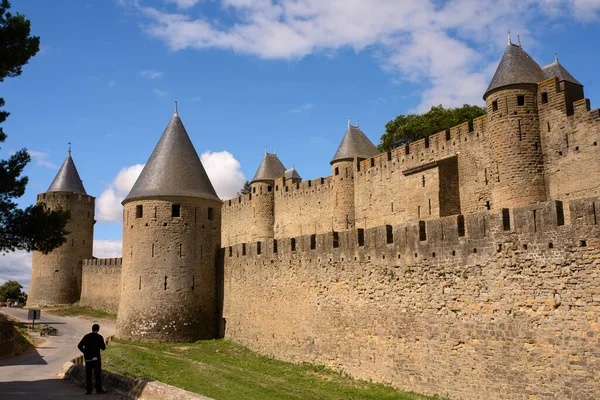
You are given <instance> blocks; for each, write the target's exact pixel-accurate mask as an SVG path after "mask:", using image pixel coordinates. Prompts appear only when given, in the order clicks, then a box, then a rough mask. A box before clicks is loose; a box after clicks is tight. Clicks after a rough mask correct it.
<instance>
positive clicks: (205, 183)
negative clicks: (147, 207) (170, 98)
mask: <svg viewBox="0 0 600 400" xmlns="http://www.w3.org/2000/svg"><path fill="white" fill-rule="evenodd" d="M155 196H186V197H203V198H207V199H214V200H219V197H218V196H217V193H216V192H215V189H214V188H213V185H212V183H211V182H210V179H209V178H208V175H207V174H206V171H205V170H204V167H203V166H202V162H201V161H200V158H198V153H196V149H194V145H193V144H192V141H191V140H190V137H189V136H188V134H187V132H186V131H185V128H184V126H183V123H182V122H181V119H180V118H179V115H177V112H175V114H174V115H173V118H171V121H170V122H169V125H167V128H166V129H165V131H164V132H163V134H162V136H161V137H160V140H159V141H158V144H157V145H156V147H155V148H154V151H153V152H152V154H151V155H150V158H149V159H148V161H147V162H146V165H145V166H144V169H143V170H142V173H141V174H140V176H139V177H138V179H137V181H136V182H135V184H134V185H133V188H132V189H131V191H130V192H129V194H128V195H127V197H126V198H125V199H124V200H123V203H125V202H127V201H129V200H132V199H135V198H139V197H155Z"/></svg>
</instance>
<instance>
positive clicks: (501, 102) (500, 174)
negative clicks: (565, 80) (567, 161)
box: [483, 42, 546, 209]
mask: <svg viewBox="0 0 600 400" xmlns="http://www.w3.org/2000/svg"><path fill="white" fill-rule="evenodd" d="M542 80H544V73H543V72H542V69H541V68H540V66H539V65H538V64H537V63H536V62H535V61H534V60H533V59H532V58H531V57H529V55H528V54H527V53H526V52H525V51H523V49H522V48H521V47H520V46H517V45H514V44H511V43H510V42H509V44H508V47H507V49H506V51H505V52H504V55H503V57H502V60H501V61H500V64H499V66H498V69H497V70H496V73H495V75H494V78H493V79H492V82H491V83H490V86H489V87H488V90H487V91H486V93H485V94H484V96H483V98H484V100H485V102H486V107H487V120H488V129H489V133H490V135H489V137H490V141H491V150H492V162H493V165H492V168H491V169H492V174H493V175H492V176H494V178H495V179H493V182H492V184H493V186H492V190H491V192H492V199H491V200H492V207H493V208H495V209H499V208H513V207H520V206H524V205H527V204H531V203H537V202H541V201H545V200H546V190H545V184H544V173H543V171H544V170H543V157H542V149H541V145H540V127H539V115H538V107H537V83H538V82H540V81H542Z"/></svg>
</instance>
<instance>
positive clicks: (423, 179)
mask: <svg viewBox="0 0 600 400" xmlns="http://www.w3.org/2000/svg"><path fill="white" fill-rule="evenodd" d="M421 179H422V181H423V187H425V175H423V178H421Z"/></svg>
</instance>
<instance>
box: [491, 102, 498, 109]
mask: <svg viewBox="0 0 600 400" xmlns="http://www.w3.org/2000/svg"><path fill="white" fill-rule="evenodd" d="M492 111H498V101H493V102H492Z"/></svg>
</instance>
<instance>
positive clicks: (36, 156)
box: [27, 150, 58, 169]
mask: <svg viewBox="0 0 600 400" xmlns="http://www.w3.org/2000/svg"><path fill="white" fill-rule="evenodd" d="M27 152H28V153H29V155H30V156H31V158H32V159H33V162H35V165H40V166H42V167H48V168H52V169H56V168H58V166H57V165H56V164H54V163H51V162H50V161H48V153H44V152H43V151H34V150H28V151H27Z"/></svg>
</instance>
